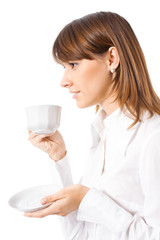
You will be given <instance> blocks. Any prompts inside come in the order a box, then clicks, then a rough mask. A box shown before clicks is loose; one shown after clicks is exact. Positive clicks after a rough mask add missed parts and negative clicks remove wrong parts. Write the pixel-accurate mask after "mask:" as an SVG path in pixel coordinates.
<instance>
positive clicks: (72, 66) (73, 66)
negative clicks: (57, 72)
mask: <svg viewBox="0 0 160 240" xmlns="http://www.w3.org/2000/svg"><path fill="white" fill-rule="evenodd" d="M68 64H69V65H70V66H71V69H73V68H75V67H77V65H78V63H74V62H69V63H68ZM63 68H64V69H65V68H66V67H65V66H64V65H63Z"/></svg>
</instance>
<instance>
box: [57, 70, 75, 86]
mask: <svg viewBox="0 0 160 240" xmlns="http://www.w3.org/2000/svg"><path fill="white" fill-rule="evenodd" d="M60 85H61V87H65V88H70V87H71V86H72V85H73V83H72V81H71V79H70V76H69V75H68V74H67V73H66V72H65V73H64V75H63V78H62V80H61V83H60Z"/></svg>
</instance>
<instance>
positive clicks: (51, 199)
mask: <svg viewBox="0 0 160 240" xmlns="http://www.w3.org/2000/svg"><path fill="white" fill-rule="evenodd" d="M62 197H63V196H62V193H61V191H59V192H56V193H55V194H52V195H48V196H46V197H44V198H42V199H41V204H42V205H45V204H48V203H52V202H55V201H57V200H59V199H61V198H62Z"/></svg>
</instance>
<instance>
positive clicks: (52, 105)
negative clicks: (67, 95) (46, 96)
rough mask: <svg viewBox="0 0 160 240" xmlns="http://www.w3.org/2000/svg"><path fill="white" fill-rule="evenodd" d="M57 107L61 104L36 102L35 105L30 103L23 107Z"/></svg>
mask: <svg viewBox="0 0 160 240" xmlns="http://www.w3.org/2000/svg"><path fill="white" fill-rule="evenodd" d="M47 106H48V107H58V108H62V106H60V105H54V104H37V105H30V106H27V107H25V109H29V108H34V107H35V108H36V107H47Z"/></svg>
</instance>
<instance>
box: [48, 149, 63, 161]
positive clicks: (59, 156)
mask: <svg viewBox="0 0 160 240" xmlns="http://www.w3.org/2000/svg"><path fill="white" fill-rule="evenodd" d="M66 154H67V151H65V152H62V153H59V154H58V153H57V154H55V153H54V154H53V153H52V152H51V153H50V154H49V157H50V158H51V159H52V160H54V161H55V162H58V161H60V160H62V159H63V158H64V157H65V156H66Z"/></svg>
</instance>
